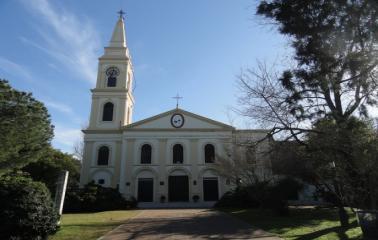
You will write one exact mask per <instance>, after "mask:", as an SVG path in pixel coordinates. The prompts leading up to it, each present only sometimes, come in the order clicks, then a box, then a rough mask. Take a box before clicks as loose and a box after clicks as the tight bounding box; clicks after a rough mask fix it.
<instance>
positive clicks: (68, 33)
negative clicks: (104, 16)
mask: <svg viewBox="0 0 378 240" xmlns="http://www.w3.org/2000/svg"><path fill="white" fill-rule="evenodd" d="M21 2H22V3H23V4H24V5H25V7H26V8H27V9H28V10H29V11H31V12H32V13H33V14H34V15H35V16H36V17H37V18H38V20H39V21H40V23H39V24H36V25H35V28H36V31H37V32H38V33H39V34H40V35H41V36H42V38H43V40H44V42H43V43H36V42H33V41H30V40H28V39H27V38H25V37H22V38H21V40H23V41H24V42H25V43H28V44H30V45H32V46H34V47H36V48H38V49H40V50H42V51H44V52H45V53H47V54H48V55H50V56H51V57H53V58H55V59H56V60H57V61H59V62H60V63H61V64H63V65H64V66H65V67H66V68H67V70H73V71H74V73H75V74H77V75H79V74H80V75H79V76H82V77H83V78H84V79H85V80H87V81H89V82H90V83H92V84H93V83H95V81H96V67H97V66H96V59H97V55H98V53H97V52H98V50H99V49H100V46H101V44H100V40H99V35H98V33H97V31H96V29H95V27H94V26H93V24H92V23H91V22H90V21H89V20H88V19H79V18H78V17H77V16H75V15H74V14H73V13H71V12H68V11H67V10H66V9H64V8H62V7H61V6H59V7H58V6H57V5H54V6H53V5H52V4H51V2H49V1H47V0H21ZM55 3H56V2H55Z"/></svg>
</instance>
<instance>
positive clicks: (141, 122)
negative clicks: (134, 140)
mask: <svg viewBox="0 0 378 240" xmlns="http://www.w3.org/2000/svg"><path fill="white" fill-rule="evenodd" d="M176 112H178V113H183V114H186V115H189V116H192V117H194V118H199V119H201V120H203V121H206V122H208V123H212V124H215V125H218V126H221V127H222V128H223V129H227V130H233V131H234V130H235V128H234V127H233V126H230V125H227V124H224V123H222V122H219V121H215V120H212V119H210V118H206V117H203V116H200V115H198V114H195V113H191V112H188V111H185V110H183V109H181V108H174V109H172V110H169V111H166V112H163V113H160V114H158V115H155V116H152V117H149V118H146V119H143V120H140V121H137V122H135V123H131V124H128V125H126V126H122V129H132V128H133V127H136V126H139V125H141V124H143V123H146V122H150V121H153V120H155V119H158V118H160V117H163V116H166V115H169V114H172V113H176Z"/></svg>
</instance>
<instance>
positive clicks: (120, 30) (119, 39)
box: [109, 9, 126, 47]
mask: <svg viewBox="0 0 378 240" xmlns="http://www.w3.org/2000/svg"><path fill="white" fill-rule="evenodd" d="M118 14H119V19H118V21H117V23H116V25H115V27H114V30H113V35H112V38H111V39H110V43H109V47H126V34H125V24H124V21H123V15H124V14H125V12H124V11H122V9H121V10H120V11H119V12H118Z"/></svg>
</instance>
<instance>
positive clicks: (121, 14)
mask: <svg viewBox="0 0 378 240" xmlns="http://www.w3.org/2000/svg"><path fill="white" fill-rule="evenodd" d="M117 13H118V14H119V18H122V19H123V15H125V12H124V11H122V9H121V10H119V11H118V12H117Z"/></svg>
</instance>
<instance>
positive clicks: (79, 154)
mask: <svg viewBox="0 0 378 240" xmlns="http://www.w3.org/2000/svg"><path fill="white" fill-rule="evenodd" d="M73 155H74V156H75V157H76V158H77V159H78V160H79V161H80V162H82V161H83V157H84V141H83V139H80V140H78V141H77V142H76V143H75V145H74V146H73Z"/></svg>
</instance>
